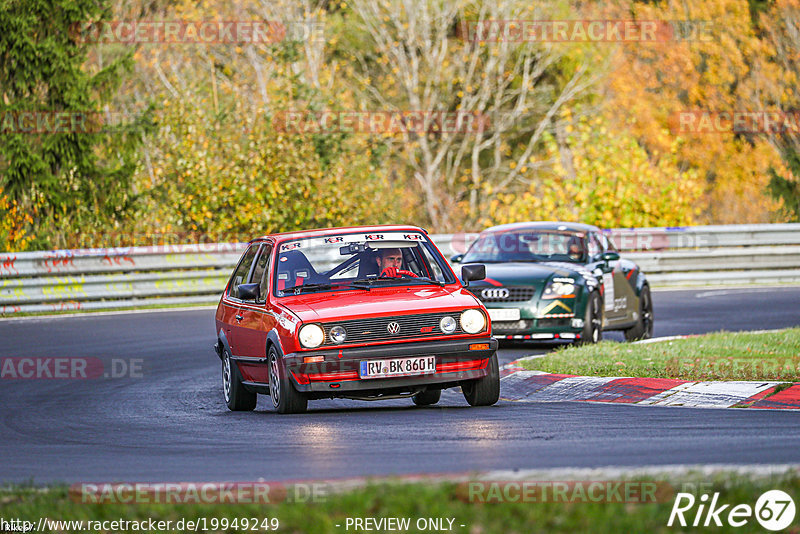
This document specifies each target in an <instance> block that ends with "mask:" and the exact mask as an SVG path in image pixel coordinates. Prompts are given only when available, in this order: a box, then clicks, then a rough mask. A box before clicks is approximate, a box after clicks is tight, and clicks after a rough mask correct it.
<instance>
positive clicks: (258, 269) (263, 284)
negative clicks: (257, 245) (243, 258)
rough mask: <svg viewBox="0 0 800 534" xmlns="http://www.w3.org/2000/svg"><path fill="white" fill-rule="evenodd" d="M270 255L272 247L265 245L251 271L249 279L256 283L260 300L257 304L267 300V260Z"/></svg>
mask: <svg viewBox="0 0 800 534" xmlns="http://www.w3.org/2000/svg"><path fill="white" fill-rule="evenodd" d="M271 253H272V245H270V244H268V243H265V244H264V245H262V246H261V252H260V253H259V255H258V259H257V260H256V266H255V268H254V269H253V278H251V280H250V281H251V282H252V283H256V282H258V289H259V294H260V295H261V298H260V299H259V300H258V302H265V301H266V300H267V276H266V272H267V265H268V264H269V258H270V255H271Z"/></svg>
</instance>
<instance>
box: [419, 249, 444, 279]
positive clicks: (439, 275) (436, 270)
mask: <svg viewBox="0 0 800 534" xmlns="http://www.w3.org/2000/svg"><path fill="white" fill-rule="evenodd" d="M417 248H418V249H419V251H420V252H422V256H423V257H424V259H425V263H426V264H427V265H426V267H428V268H430V269H431V270H432V271H433V272H432V273H431V278H432V279H433V280H437V281H439V282H447V280H446V279H445V277H444V273H443V272H442V268H441V267H440V266H439V264H438V263H437V262H436V259H435V258H434V257H433V256H432V255H431V253H430V252H429V251H428V249H427V248H426V247H424V246H419V247H417Z"/></svg>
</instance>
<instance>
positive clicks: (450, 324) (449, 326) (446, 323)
mask: <svg viewBox="0 0 800 534" xmlns="http://www.w3.org/2000/svg"><path fill="white" fill-rule="evenodd" d="M439 328H440V329H441V330H442V332H444V333H445V334H452V333H453V332H455V331H456V320H455V319H453V318H452V317H450V316H449V315H445V316H444V317H442V320H441V321H439Z"/></svg>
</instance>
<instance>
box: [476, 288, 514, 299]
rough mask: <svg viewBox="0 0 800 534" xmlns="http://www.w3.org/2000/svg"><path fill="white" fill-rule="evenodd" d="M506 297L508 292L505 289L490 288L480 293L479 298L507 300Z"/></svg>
mask: <svg viewBox="0 0 800 534" xmlns="http://www.w3.org/2000/svg"><path fill="white" fill-rule="evenodd" d="M508 295H509V291H508V289H506V288H505V287H498V288H494V287H490V288H487V289H484V290H483V291H481V296H482V297H483V298H485V299H507V298H508Z"/></svg>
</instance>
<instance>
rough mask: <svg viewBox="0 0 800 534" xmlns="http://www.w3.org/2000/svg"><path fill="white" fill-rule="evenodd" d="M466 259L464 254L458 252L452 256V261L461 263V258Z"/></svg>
mask: <svg viewBox="0 0 800 534" xmlns="http://www.w3.org/2000/svg"><path fill="white" fill-rule="evenodd" d="M463 259H464V255H463V254H456V255H455V256H453V257H452V258H450V263H461V260H463Z"/></svg>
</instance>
